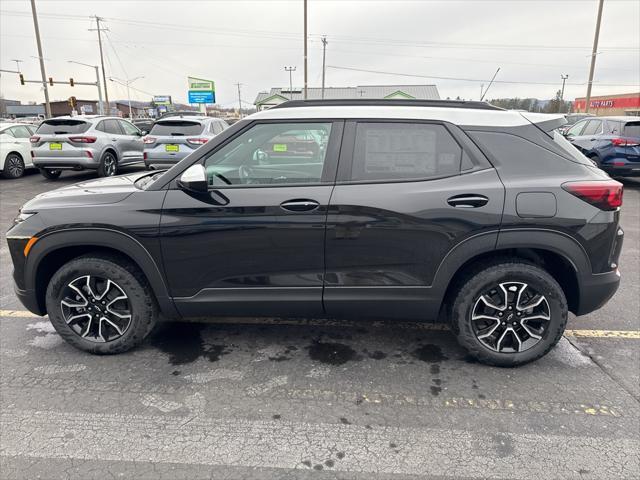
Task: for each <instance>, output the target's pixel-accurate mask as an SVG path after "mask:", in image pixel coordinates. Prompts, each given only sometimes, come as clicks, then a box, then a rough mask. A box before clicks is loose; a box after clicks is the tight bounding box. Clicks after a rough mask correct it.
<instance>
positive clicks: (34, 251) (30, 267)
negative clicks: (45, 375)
mask: <svg viewBox="0 0 640 480" xmlns="http://www.w3.org/2000/svg"><path fill="white" fill-rule="evenodd" d="M71 246H79V247H87V246H91V247H105V248H109V249H112V250H115V251H118V252H120V253H122V254H124V255H126V256H128V257H129V258H131V259H132V260H133V261H134V262H135V263H136V265H137V266H138V268H140V270H142V273H144V275H145V277H146V278H147V280H148V281H149V284H150V286H151V289H152V291H153V293H154V295H155V297H156V300H157V302H158V305H159V307H160V310H161V311H162V313H163V314H164V315H165V316H168V317H177V316H179V315H178V312H177V311H176V308H175V305H174V303H173V299H172V298H171V297H170V295H169V290H168V288H167V285H166V282H165V280H164V276H163V274H162V270H161V266H160V265H158V264H157V262H156V261H155V259H154V258H153V256H152V255H151V253H149V251H148V250H147V249H146V248H145V247H144V246H143V245H142V244H141V243H140V242H139V241H138V240H136V239H135V238H134V237H133V236H131V235H130V234H128V233H125V232H122V231H120V230H113V229H109V228H100V227H90V228H65V229H61V230H55V231H53V232H49V233H45V234H44V235H43V236H42V237H40V238H39V239H38V241H37V242H36V243H35V244H34V245H33V247H32V248H31V251H30V252H29V256H28V257H27V261H26V264H25V286H26V288H27V290H32V291H35V290H36V286H37V284H36V280H37V278H36V277H37V273H38V267H39V266H40V264H41V262H42V260H43V259H44V258H45V257H46V256H47V255H49V254H50V253H52V252H55V251H56V250H59V249H61V248H66V247H71Z"/></svg>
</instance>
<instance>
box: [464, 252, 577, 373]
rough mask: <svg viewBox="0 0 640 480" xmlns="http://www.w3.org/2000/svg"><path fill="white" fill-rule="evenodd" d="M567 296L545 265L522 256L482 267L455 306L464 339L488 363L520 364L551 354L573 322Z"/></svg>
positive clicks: (470, 278) (469, 278)
mask: <svg viewBox="0 0 640 480" xmlns="http://www.w3.org/2000/svg"><path fill="white" fill-rule="evenodd" d="M567 315H568V308H567V300H566V298H565V295H564V292H563V290H562V288H561V287H560V285H559V284H558V282H556V280H555V279H554V278H553V277H552V276H551V275H549V274H548V273H547V272H546V271H545V270H543V269H542V268H540V267H538V266H536V265H533V264H530V263H526V262H522V261H519V260H513V261H504V262H500V263H497V264H493V265H489V266H486V265H485V266H484V267H481V268H478V269H476V270H474V271H472V272H470V273H469V274H468V276H467V277H466V278H465V279H463V284H462V286H461V287H460V288H459V289H458V291H457V295H456V296H455V300H454V302H453V306H452V309H451V322H452V326H453V329H454V331H455V332H456V334H457V336H458V341H459V343H460V344H461V345H462V346H463V347H465V348H466V349H467V350H468V351H469V353H470V354H471V355H472V356H473V357H475V358H477V359H478V360H479V361H481V362H482V363H486V364H489V365H495V366H499V367H515V366H518V365H523V364H525V363H528V362H532V361H533V360H536V359H538V358H540V357H542V356H544V355H546V354H547V353H548V352H549V351H550V350H551V349H552V348H553V347H554V346H555V345H556V344H557V343H558V341H559V340H560V337H562V334H563V332H564V329H565V326H566V324H567Z"/></svg>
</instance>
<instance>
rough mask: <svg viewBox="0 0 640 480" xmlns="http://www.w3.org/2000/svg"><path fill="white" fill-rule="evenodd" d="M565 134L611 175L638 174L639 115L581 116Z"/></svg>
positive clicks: (639, 151) (639, 160) (639, 162)
mask: <svg viewBox="0 0 640 480" xmlns="http://www.w3.org/2000/svg"><path fill="white" fill-rule="evenodd" d="M565 136H566V137H567V140H569V141H570V142H571V143H572V144H573V145H574V146H575V147H577V148H578V150H580V151H581V152H582V153H583V154H585V155H586V156H587V157H589V158H590V159H591V160H593V161H594V162H595V163H596V164H597V165H598V166H599V167H600V168H602V169H603V170H604V171H606V172H608V173H609V174H610V175H616V176H624V175H639V176H640V117H594V118H589V119H584V120H581V121H579V122H577V123H576V124H575V125H574V126H573V127H571V128H569V129H568V130H567V131H566V132H565Z"/></svg>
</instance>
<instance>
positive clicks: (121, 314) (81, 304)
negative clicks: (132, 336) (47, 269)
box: [60, 275, 131, 343]
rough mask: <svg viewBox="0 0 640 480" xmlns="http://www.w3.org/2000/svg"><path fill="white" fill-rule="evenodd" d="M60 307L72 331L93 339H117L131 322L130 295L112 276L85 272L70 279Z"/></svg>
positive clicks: (96, 340) (100, 340)
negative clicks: (109, 277)
mask: <svg viewBox="0 0 640 480" xmlns="http://www.w3.org/2000/svg"><path fill="white" fill-rule="evenodd" d="M60 308H61V310H62V316H63V317H64V320H65V322H66V323H67V325H68V326H69V327H70V328H71V330H73V331H74V332H75V333H76V334H77V335H79V336H80V337H82V338H84V339H86V340H89V341H90V342H95V343H104V342H110V341H113V340H116V339H118V338H120V337H121V336H122V335H124V334H125V333H126V331H127V329H128V328H129V326H130V325H131V303H130V301H129V297H128V296H127V294H126V293H125V292H124V290H123V289H122V287H120V286H119V285H118V284H117V283H115V282H113V281H111V280H109V279H108V278H102V277H98V276H92V275H85V276H83V277H79V278H76V279H75V280H73V281H71V282H69V283H68V284H67V286H66V287H65V288H64V289H63V294H62V300H61V301H60Z"/></svg>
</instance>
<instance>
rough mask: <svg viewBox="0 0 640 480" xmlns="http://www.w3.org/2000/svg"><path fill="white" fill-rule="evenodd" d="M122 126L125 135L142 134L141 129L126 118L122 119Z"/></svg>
mask: <svg viewBox="0 0 640 480" xmlns="http://www.w3.org/2000/svg"><path fill="white" fill-rule="evenodd" d="M120 126H121V127H122V130H124V134H125V135H140V130H138V129H137V128H136V127H134V126H133V125H132V124H130V123H129V122H127V121H125V120H120Z"/></svg>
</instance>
